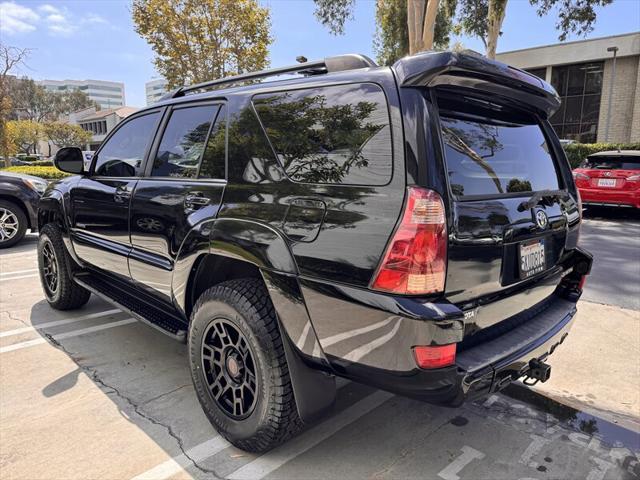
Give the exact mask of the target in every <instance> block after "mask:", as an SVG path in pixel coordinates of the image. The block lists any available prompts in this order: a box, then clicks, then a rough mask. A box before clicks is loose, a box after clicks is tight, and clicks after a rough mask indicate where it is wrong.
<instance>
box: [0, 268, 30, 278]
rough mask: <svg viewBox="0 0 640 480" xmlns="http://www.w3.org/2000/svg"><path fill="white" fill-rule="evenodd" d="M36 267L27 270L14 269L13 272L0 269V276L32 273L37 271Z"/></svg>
mask: <svg viewBox="0 0 640 480" xmlns="http://www.w3.org/2000/svg"><path fill="white" fill-rule="evenodd" d="M37 271H38V269H37V268H29V269H28V270H16V271H15V272H2V271H0V277H6V276H8V275H17V274H18V273H32V272H37Z"/></svg>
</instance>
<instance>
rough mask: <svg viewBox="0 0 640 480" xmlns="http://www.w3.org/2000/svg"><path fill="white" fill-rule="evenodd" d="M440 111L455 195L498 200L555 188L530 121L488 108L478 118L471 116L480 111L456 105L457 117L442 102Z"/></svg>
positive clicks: (545, 154)
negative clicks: (503, 196) (486, 197)
mask: <svg viewBox="0 0 640 480" xmlns="http://www.w3.org/2000/svg"><path fill="white" fill-rule="evenodd" d="M439 103H440V102H439ZM443 103H444V104H446V102H443ZM449 105H450V106H455V103H450V104H449ZM440 106H441V112H440V118H441V124H442V136H443V140H444V144H445V156H446V162H447V170H448V174H449V182H450V185H451V190H452V191H453V193H454V194H456V195H458V196H460V197H465V196H469V195H501V194H507V193H515V192H529V191H538V190H545V189H550V190H557V189H558V188H559V187H558V176H557V174H556V170H555V164H554V161H553V159H552V157H551V155H550V153H549V148H548V146H547V142H546V140H545V137H544V135H543V133H542V131H541V129H540V126H539V125H538V123H537V122H536V120H535V119H534V118H533V117H529V116H527V115H526V114H524V113H515V112H512V113H509V112H505V111H500V110H497V111H496V110H494V111H489V109H487V110H486V111H484V115H483V116H482V117H479V116H472V115H471V114H470V113H469V111H471V110H473V111H475V112H480V111H483V110H482V108H481V107H473V106H470V105H465V106H463V105H459V107H460V108H461V109H463V111H462V112H460V111H453V110H443V109H442V103H441V105H440ZM469 107H471V108H469Z"/></svg>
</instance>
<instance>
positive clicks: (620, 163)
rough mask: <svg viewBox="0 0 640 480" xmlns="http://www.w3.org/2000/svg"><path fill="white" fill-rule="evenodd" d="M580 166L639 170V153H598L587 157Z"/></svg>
mask: <svg viewBox="0 0 640 480" xmlns="http://www.w3.org/2000/svg"><path fill="white" fill-rule="evenodd" d="M580 166H581V167H582V168H601V169H606V170H639V169H640V155H638V156H637V157H632V156H630V155H629V156H627V155H625V156H624V157H623V156H615V155H612V156H610V157H605V156H601V155H598V156H596V157H588V158H587V159H586V160H585V161H584V163H583V164H582V165H580Z"/></svg>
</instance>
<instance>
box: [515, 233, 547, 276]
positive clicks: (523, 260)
mask: <svg viewBox="0 0 640 480" xmlns="http://www.w3.org/2000/svg"><path fill="white" fill-rule="evenodd" d="M519 247H520V278H529V277H532V276H533V275H536V274H537V273H540V272H544V271H545V269H546V259H545V255H544V240H534V241H532V242H525V243H521V244H520V245H519Z"/></svg>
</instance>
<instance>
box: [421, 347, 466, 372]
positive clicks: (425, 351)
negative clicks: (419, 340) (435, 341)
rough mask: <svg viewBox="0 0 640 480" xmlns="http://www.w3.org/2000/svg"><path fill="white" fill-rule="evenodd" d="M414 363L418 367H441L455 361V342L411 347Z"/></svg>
mask: <svg viewBox="0 0 640 480" xmlns="http://www.w3.org/2000/svg"><path fill="white" fill-rule="evenodd" d="M413 356H414V357H415V359H416V365H418V366H419V367H420V368H442V367H448V366H449V365H453V364H454V363H456V344H455V343H450V344H448V345H433V346H425V347H413Z"/></svg>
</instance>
